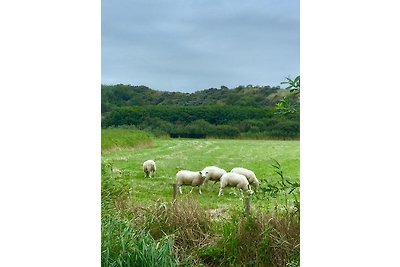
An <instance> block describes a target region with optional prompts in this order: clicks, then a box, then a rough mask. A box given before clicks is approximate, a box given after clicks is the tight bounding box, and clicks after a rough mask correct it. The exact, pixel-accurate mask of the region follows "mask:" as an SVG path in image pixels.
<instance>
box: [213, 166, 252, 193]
mask: <svg viewBox="0 0 400 267" xmlns="http://www.w3.org/2000/svg"><path fill="white" fill-rule="evenodd" d="M226 186H230V187H236V188H238V189H239V190H240V193H241V196H242V197H243V192H242V190H243V191H245V192H248V193H249V194H252V193H253V191H252V190H251V187H250V184H249V181H247V178H246V176H244V175H241V174H238V173H234V172H228V173H225V174H224V175H222V177H221V187H220V189H219V193H218V196H219V197H220V196H222V195H223V191H224V188H225V187H226Z"/></svg>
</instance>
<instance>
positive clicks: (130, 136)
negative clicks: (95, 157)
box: [101, 128, 153, 151]
mask: <svg viewBox="0 0 400 267" xmlns="http://www.w3.org/2000/svg"><path fill="white" fill-rule="evenodd" d="M152 144H153V134H151V133H148V132H145V131H140V130H135V129H129V128H108V129H101V150H102V151H106V150H113V149H114V150H115V149H122V148H132V147H141V148H143V147H148V146H151V145H152Z"/></svg>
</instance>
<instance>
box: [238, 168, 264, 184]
mask: <svg viewBox="0 0 400 267" xmlns="http://www.w3.org/2000/svg"><path fill="white" fill-rule="evenodd" d="M231 172H234V173H238V174H241V175H244V176H246V178H247V180H248V181H249V183H250V184H254V185H255V186H257V187H258V186H259V185H260V183H259V181H258V179H257V177H256V175H255V173H254V172H253V171H252V170H249V169H245V168H242V167H237V168H233V169H232V170H231Z"/></svg>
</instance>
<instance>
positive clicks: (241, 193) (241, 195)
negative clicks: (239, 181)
mask: <svg viewBox="0 0 400 267" xmlns="http://www.w3.org/2000/svg"><path fill="white" fill-rule="evenodd" d="M239 194H240V199H243V190H242V189H239Z"/></svg>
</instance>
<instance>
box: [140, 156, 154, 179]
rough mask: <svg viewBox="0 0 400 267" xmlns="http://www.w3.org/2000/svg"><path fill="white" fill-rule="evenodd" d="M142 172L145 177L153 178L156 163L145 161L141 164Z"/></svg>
mask: <svg viewBox="0 0 400 267" xmlns="http://www.w3.org/2000/svg"><path fill="white" fill-rule="evenodd" d="M143 172H144V176H145V177H150V178H151V176H154V173H155V172H156V163H155V162H154V160H151V159H149V160H146V161H145V162H144V163H143Z"/></svg>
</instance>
